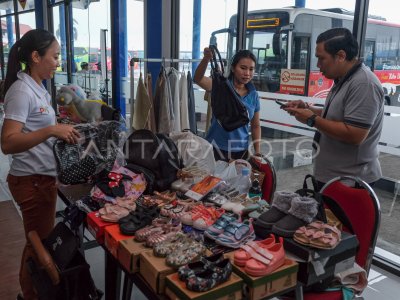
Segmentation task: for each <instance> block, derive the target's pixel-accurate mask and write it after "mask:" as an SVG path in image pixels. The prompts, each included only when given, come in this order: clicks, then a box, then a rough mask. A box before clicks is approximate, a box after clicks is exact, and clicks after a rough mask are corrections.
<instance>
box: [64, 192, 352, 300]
mask: <svg viewBox="0 0 400 300" xmlns="http://www.w3.org/2000/svg"><path fill="white" fill-rule="evenodd" d="M91 188H92V186H91V185H90V184H81V185H74V186H60V187H59V189H58V194H59V196H60V198H61V199H62V200H63V201H64V203H65V204H66V205H72V204H74V202H75V201H77V200H79V199H81V198H82V197H84V196H87V195H88V194H89V192H90V189H91ZM85 225H86V224H83V226H82V231H80V232H81V236H80V238H81V241H83V239H82V237H83V227H84V226H85ZM111 226H112V225H111ZM111 226H107V227H106V230H107V228H109V227H110V228H111ZM130 239H131V238H130ZM105 244H106V243H105ZM105 244H101V245H100V246H101V247H102V249H103V250H104V252H105V299H106V300H115V299H119V298H120V290H121V273H122V272H121V271H123V272H124V274H125V276H124V282H123V295H122V299H127V300H129V299H130V298H131V293H132V287H133V284H135V285H136V286H137V287H138V289H139V290H140V291H141V292H142V293H143V294H144V295H145V296H146V297H147V298H148V299H163V298H164V297H165V296H164V295H160V294H157V293H156V292H155V291H154V286H153V287H152V286H151V285H150V284H149V283H148V282H146V280H145V278H144V276H143V274H141V273H140V272H138V266H137V265H136V264H137V262H136V261H135V262H133V261H132V262H130V263H129V262H128V263H126V262H123V263H121V261H123V260H121V261H120V256H119V255H118V254H116V252H113V251H110V249H108V248H107V247H106V246H105ZM286 246H288V249H286ZM356 246H357V242H356V241H354V239H351V237H350V236H349V235H348V234H345V235H344V241H342V243H341V245H340V247H337V249H336V250H331V252H332V253H333V252H335V253H336V252H339V251H340V252H343V253H346V257H343V258H346V259H348V257H351V258H353V259H354V256H355V254H356V253H355V251H356ZM118 247H120V248H123V249H125V250H126V249H129V248H130V247H132V246H130V245H129V242H126V243H122V244H121V245H118ZM298 247H300V248H302V247H304V246H298V245H296V244H294V243H292V242H291V241H287V240H286V241H285V249H286V250H287V251H288V252H291V251H293V250H294V248H296V249H297V248H298ZM341 248H343V249H344V250H343V251H341V250H340V249H341ZM353 250H354V251H353ZM296 251H297V250H296ZM128 252H129V251H128ZM323 252H325V253H328V254H329V255H327V257H336V256H337V259H338V261H339V260H341V256H340V255H339V254H335V255H333V254H332V253H330V252H329V251H323ZM304 253H306V254H307V253H308V252H306V251H305V250H304ZM347 254H349V255H347ZM125 255H126V254H125ZM307 255H308V254H307ZM319 256H321V255H319ZM128 259H129V254H128ZM305 261H306V262H307V259H305ZM335 261H336V260H335ZM345 261H346V260H345ZM333 263H334V262H332V265H334V264H333ZM337 263H338V262H335V264H337ZM330 265H331V264H327V265H326V266H327V267H328V266H330ZM306 266H307V265H306ZM310 269H311V268H310ZM300 270H302V272H300V273H299V275H298V276H297V282H296V284H295V285H293V286H292V287H290V288H288V289H286V290H282V292H288V291H295V298H296V299H303V286H304V287H306V286H309V285H310V283H315V282H316V280H314V279H315V278H314V277H316V278H317V279H321V278H322V277H320V278H318V276H314V277H313V278H312V279H313V280H312V282H311V280H310V281H307V280H304V279H302V280H300V281H299V276H300V275H301V276H300V277H301V278H304V277H307V276H305V274H303V273H304V266H301V267H300ZM305 270H306V271H307V270H308V269H307V268H306V269H305ZM237 274H239V275H240V272H239V273H237ZM307 274H308V271H307ZM310 274H311V273H310ZM312 274H313V273H312ZM167 275H168V274H166V276H167ZM247 277H248V276H247ZM301 278H300V279H301ZM307 278H308V277H307ZM246 280H247V281H249V280H250V279H249V278H246ZM246 280H244V283H246V284H247V285H248V284H249V283H248V282H246ZM257 284H258V282H257ZM254 286H256V285H254ZM255 291H256V290H255ZM253 294H254V293H253ZM254 295H255V294H254ZM264 295H267V296H266V297H265V298H263V299H270V298H273V297H276V294H271V295H268V294H266V293H264Z"/></svg>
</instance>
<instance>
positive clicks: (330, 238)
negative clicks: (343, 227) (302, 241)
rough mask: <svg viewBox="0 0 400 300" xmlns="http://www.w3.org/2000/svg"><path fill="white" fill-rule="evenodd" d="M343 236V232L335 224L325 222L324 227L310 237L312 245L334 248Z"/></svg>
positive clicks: (321, 247) (320, 247)
mask: <svg viewBox="0 0 400 300" xmlns="http://www.w3.org/2000/svg"><path fill="white" fill-rule="evenodd" d="M340 238H341V232H340V231H339V229H337V228H336V227H334V226H331V225H328V224H324V225H323V227H322V229H321V230H319V231H317V232H315V233H314V234H313V236H312V238H311V239H310V247H314V248H318V249H333V248H335V247H336V246H337V245H338V244H339V242H340Z"/></svg>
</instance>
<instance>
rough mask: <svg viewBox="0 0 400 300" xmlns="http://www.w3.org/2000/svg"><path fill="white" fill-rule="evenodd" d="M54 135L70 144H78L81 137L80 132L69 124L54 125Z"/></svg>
mask: <svg viewBox="0 0 400 300" xmlns="http://www.w3.org/2000/svg"><path fill="white" fill-rule="evenodd" d="M52 135H53V136H54V137H56V138H59V139H62V140H64V141H66V142H67V143H68V144H76V143H78V139H79V137H80V134H79V132H78V131H77V130H76V129H75V128H74V127H73V126H72V125H67V124H57V125H54V126H53V134H52Z"/></svg>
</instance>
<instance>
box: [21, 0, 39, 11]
mask: <svg viewBox="0 0 400 300" xmlns="http://www.w3.org/2000/svg"><path fill="white" fill-rule="evenodd" d="M17 7H18V12H23V11H27V10H30V9H35V0H27V1H17Z"/></svg>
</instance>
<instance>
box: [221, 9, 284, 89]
mask: <svg viewBox="0 0 400 300" xmlns="http://www.w3.org/2000/svg"><path fill="white" fill-rule="evenodd" d="M236 20H237V16H236V15H234V16H232V17H231V20H230V22H229V31H228V32H229V33H230V35H231V39H230V40H232V41H234V40H235V38H236V24H237V21H236ZM288 24H289V14H288V13H287V12H283V11H268V12H249V14H248V16H247V24H246V28H247V30H246V49H248V50H250V51H252V52H253V54H254V55H255V56H256V60H257V61H256V67H255V73H254V77H253V83H254V85H255V86H256V89H257V90H261V91H267V92H277V91H279V82H280V74H281V69H284V68H286V64H287V52H288V51H287V47H288V44H287V41H288V38H287V37H288V30H285V28H287V26H288ZM233 47H235V43H234V42H232V43H230V44H229V45H228V49H227V53H228V55H229V57H228V59H230V57H231V56H232V54H234V53H235V51H234V49H233Z"/></svg>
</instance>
